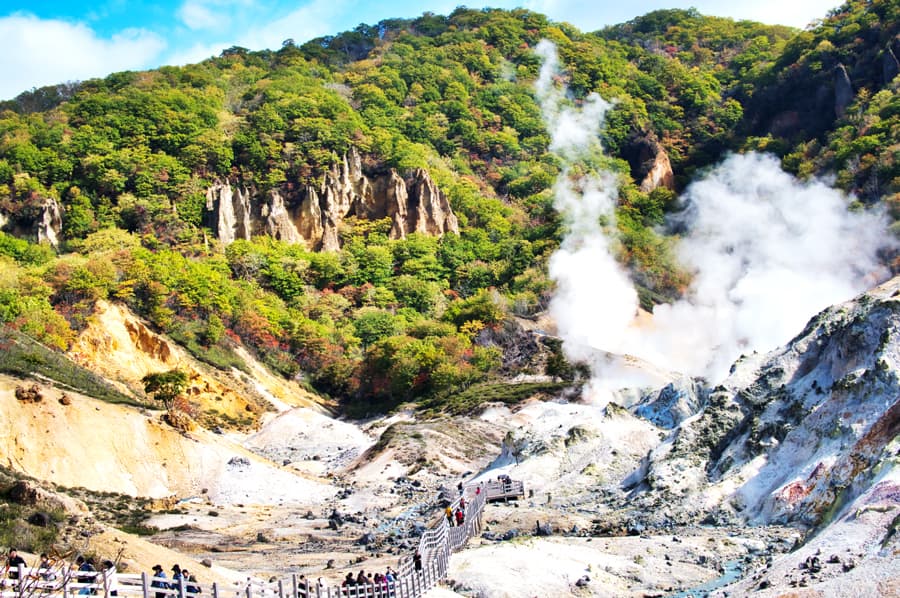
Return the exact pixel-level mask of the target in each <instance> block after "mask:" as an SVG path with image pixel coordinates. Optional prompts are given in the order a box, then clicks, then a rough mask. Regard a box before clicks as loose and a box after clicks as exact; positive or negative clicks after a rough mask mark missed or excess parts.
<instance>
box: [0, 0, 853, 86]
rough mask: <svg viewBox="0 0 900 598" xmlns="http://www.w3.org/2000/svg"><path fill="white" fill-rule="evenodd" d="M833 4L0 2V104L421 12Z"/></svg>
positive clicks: (767, 13)
mask: <svg viewBox="0 0 900 598" xmlns="http://www.w3.org/2000/svg"><path fill="white" fill-rule="evenodd" d="M839 4H840V0H752V1H750V0H730V1H728V2H723V1H722V0H694V1H690V0H687V1H683V0H632V1H630V2H622V1H621V0H618V1H615V2H610V1H609V0H594V1H593V2H576V1H573V0H518V1H516V0H512V1H509V0H494V1H492V2H477V1H476V2H460V1H459V0H428V1H426V2H420V3H411V2H408V1H407V2H400V1H395V0H383V1H381V2H379V1H377V0H375V1H373V0H368V1H361V0H292V1H288V0H92V1H81V0H49V1H48V0H30V1H29V0H0V39H2V40H3V46H4V47H3V50H2V52H0V100H3V99H9V98H12V97H14V96H16V95H18V94H19V93H21V92H22V91H25V90H28V89H31V88H33V87H40V86H43V85H52V84H54V83H59V82H63V81H72V80H81V79H87V78H91V77H100V76H104V75H106V74H108V73H111V72H115V71H121V70H137V69H145V68H153V67H156V66H160V65H163V64H187V63H191V62H198V61H200V60H203V59H204V58H207V57H209V56H213V55H217V54H219V52H221V51H222V50H223V49H224V48H227V47H230V46H235V45H238V46H244V47H246V48H250V49H252V50H260V49H263V48H278V47H279V46H280V45H281V42H282V41H283V40H285V39H287V38H292V39H294V40H295V41H296V42H297V43H302V42H304V41H306V40H308V39H311V38H314V37H318V36H322V35H329V34H333V33H338V32H341V31H345V30H347V29H352V28H353V27H355V26H356V25H358V24H360V23H369V24H374V23H377V22H378V21H380V20H382V19H386V18H392V17H415V16H418V15H420V14H421V13H423V12H425V11H430V12H433V13H437V14H448V13H450V12H452V11H453V9H454V8H455V7H457V6H460V5H465V6H469V7H471V8H481V7H483V6H494V7H498V8H514V7H516V6H522V7H524V8H528V9H531V10H535V11H537V12H541V13H544V14H546V15H548V16H549V17H550V18H551V19H553V20H556V21H568V22H569V23H572V24H573V25H575V26H576V27H578V28H579V29H581V30H583V31H593V30H596V29H599V28H601V27H603V26H605V25H610V24H614V23H621V22H623V21H627V20H629V19H631V18H634V17H636V16H639V15H642V14H644V13H646V12H649V11H651V10H655V9H658V8H688V7H691V6H694V7H696V8H697V9H699V10H700V11H701V12H703V13H705V14H712V15H720V16H730V17H734V18H745V19H754V20H758V21H762V22H764V23H781V24H785V25H793V26H795V27H804V26H806V25H807V24H808V23H809V22H810V21H812V20H813V19H816V18H821V17H823V16H825V14H826V12H827V11H828V10H829V9H831V8H833V7H835V6H837V5H839Z"/></svg>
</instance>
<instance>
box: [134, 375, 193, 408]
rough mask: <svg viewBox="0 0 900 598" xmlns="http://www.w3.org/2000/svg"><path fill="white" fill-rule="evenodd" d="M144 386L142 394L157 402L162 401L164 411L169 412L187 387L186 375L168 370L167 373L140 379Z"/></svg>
mask: <svg viewBox="0 0 900 598" xmlns="http://www.w3.org/2000/svg"><path fill="white" fill-rule="evenodd" d="M141 382H143V384H144V392H146V393H147V394H149V395H153V398H154V399H156V400H157V401H162V403H163V405H165V406H166V411H171V410H172V407H173V406H174V404H175V399H177V398H178V396H179V395H180V394H181V393H182V392H183V391H184V389H185V387H186V386H187V374H185V373H184V372H182V371H181V370H177V369H176V370H169V371H168V372H156V373H153V374H147V375H146V376H144V377H143V378H141Z"/></svg>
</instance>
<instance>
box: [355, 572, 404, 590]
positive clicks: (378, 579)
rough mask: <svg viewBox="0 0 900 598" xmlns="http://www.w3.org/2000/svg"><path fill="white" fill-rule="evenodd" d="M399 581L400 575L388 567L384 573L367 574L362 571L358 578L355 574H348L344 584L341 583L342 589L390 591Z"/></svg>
mask: <svg viewBox="0 0 900 598" xmlns="http://www.w3.org/2000/svg"><path fill="white" fill-rule="evenodd" d="M398 579H399V575H398V573H397V572H396V571H395V570H394V569H392V568H391V567H388V568H387V570H385V572H384V573H374V574H373V573H368V574H367V573H366V572H365V571H360V572H359V574H357V575H356V576H354V575H353V573H348V574H347V577H346V578H344V581H343V583H341V587H344V588H350V587H357V586H373V587H376V588H377V587H380V588H382V589H383V590H385V591H388V590H390V588H392V587H393V585H394V582H396V581H397V580H398Z"/></svg>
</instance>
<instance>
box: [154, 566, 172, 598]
mask: <svg viewBox="0 0 900 598" xmlns="http://www.w3.org/2000/svg"><path fill="white" fill-rule="evenodd" d="M165 579H166V573H165V571H163V568H162V565H153V581H152V582H151V583H150V587H151V588H159V589H161V590H168V589H169V582H167V581H165ZM166 594H167V593H166V592H157V593H156V598H166Z"/></svg>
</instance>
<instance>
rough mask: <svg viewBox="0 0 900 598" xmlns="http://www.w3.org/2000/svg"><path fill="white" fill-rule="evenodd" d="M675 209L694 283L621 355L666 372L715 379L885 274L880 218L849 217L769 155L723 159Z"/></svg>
mask: <svg viewBox="0 0 900 598" xmlns="http://www.w3.org/2000/svg"><path fill="white" fill-rule="evenodd" d="M682 202H683V203H684V204H685V205H686V206H687V207H686V210H685V213H684V215H683V216H682V218H683V224H684V225H685V226H686V228H687V233H686V234H685V236H684V238H683V239H682V241H681V243H680V246H679V257H680V258H681V262H682V263H683V264H685V265H686V266H687V267H689V268H691V269H692V270H693V271H694V272H695V276H694V279H693V282H692V284H691V287H690V289H689V290H688V293H687V294H686V296H685V298H684V299H683V300H681V301H678V302H677V303H675V304H673V305H661V306H658V307H657V308H656V309H655V310H654V315H653V325H652V326H651V327H650V328H649V329H647V330H641V331H637V332H638V334H634V335H633V336H632V338H629V339H628V340H627V343H626V347H625V350H626V351H634V352H635V353H636V354H638V355H642V356H646V357H647V358H652V359H653V360H654V361H655V362H660V360H663V361H662V363H664V364H665V365H666V367H670V368H673V369H677V370H680V371H683V372H686V373H691V374H706V375H708V376H709V377H710V378H711V379H718V378H720V377H721V376H722V375H723V374H724V373H725V372H727V368H728V367H729V366H730V365H731V363H732V362H733V361H734V359H736V358H737V357H738V356H740V354H741V353H747V352H751V351H763V350H770V349H774V348H775V347H777V346H779V345H782V344H784V343H786V342H787V341H789V340H790V339H791V338H792V337H793V336H794V335H795V334H797V333H798V332H800V330H801V329H802V328H803V326H804V325H805V324H806V322H807V321H808V320H809V318H810V317H812V316H813V315H815V314H816V313H818V312H819V311H821V310H822V309H824V308H826V307H828V306H829V305H833V304H835V303H839V302H841V301H846V300H848V299H850V298H852V297H853V296H854V295H856V294H858V293H860V292H862V291H864V290H865V289H867V288H869V287H870V286H872V285H873V284H874V283H876V282H878V280H879V279H880V278H883V277H884V276H885V275H886V272H884V270H883V268H881V267H880V266H879V263H878V257H877V253H878V251H879V249H880V248H882V247H884V246H885V245H887V244H888V243H889V241H888V239H890V235H889V233H888V231H887V225H886V223H885V222H884V220H883V219H882V218H881V217H880V216H878V215H876V214H873V213H871V212H850V211H848V210H847V200H846V198H845V197H844V196H843V195H842V194H841V193H840V192H839V191H836V190H834V189H832V188H830V187H828V186H826V185H825V184H824V183H822V182H821V181H811V182H809V183H803V182H800V181H798V180H797V179H795V178H794V177H792V176H791V175H789V174H787V173H785V172H784V171H783V170H781V167H780V166H779V163H778V160H777V159H776V158H775V157H773V156H768V155H762V154H756V153H750V154H746V155H735V156H731V157H729V158H728V159H726V160H725V161H724V162H723V163H722V164H720V165H719V166H717V167H716V168H715V169H714V170H713V171H712V172H711V173H709V174H708V175H707V176H706V177H705V178H704V179H703V180H700V181H698V182H695V183H693V184H692V185H691V186H690V187H688V189H687V190H686V192H685V194H684V196H683V198H682ZM686 341H687V342H686Z"/></svg>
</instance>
